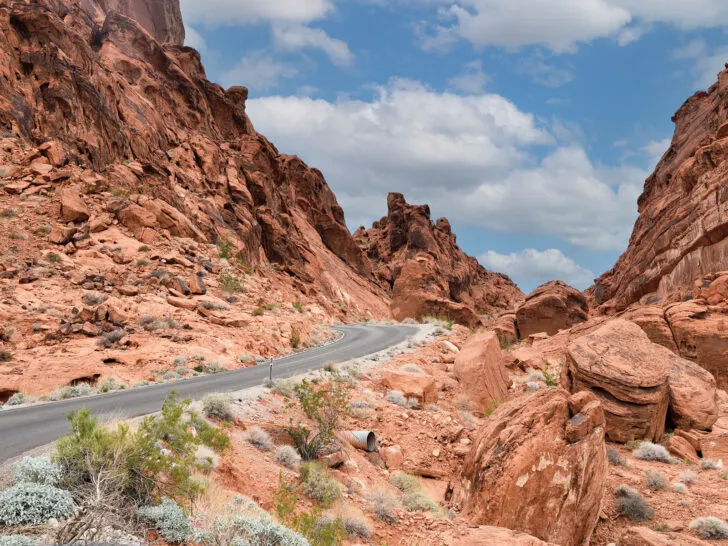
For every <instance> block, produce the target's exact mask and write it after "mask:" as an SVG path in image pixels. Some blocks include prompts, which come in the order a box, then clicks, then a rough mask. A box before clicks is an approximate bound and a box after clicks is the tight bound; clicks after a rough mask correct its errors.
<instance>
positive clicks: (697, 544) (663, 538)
mask: <svg viewBox="0 0 728 546" xmlns="http://www.w3.org/2000/svg"><path fill="white" fill-rule="evenodd" d="M708 544H710V542H706V541H704V540H700V539H699V538H695V537H691V536H690V535H686V534H685V533H663V532H659V531H653V530H652V529H649V528H647V527H628V528H627V529H626V530H625V531H624V532H623V533H622V536H620V537H619V546H707V545H708Z"/></svg>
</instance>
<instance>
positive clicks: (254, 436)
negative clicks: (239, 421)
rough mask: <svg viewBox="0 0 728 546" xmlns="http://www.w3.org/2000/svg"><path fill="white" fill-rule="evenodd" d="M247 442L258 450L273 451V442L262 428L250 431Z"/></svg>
mask: <svg viewBox="0 0 728 546" xmlns="http://www.w3.org/2000/svg"><path fill="white" fill-rule="evenodd" d="M244 438H245V440H246V441H247V442H248V443H249V444H250V445H253V446H255V447H257V448H258V449H262V450H263V451H270V450H272V449H273V440H271V439H270V434H268V433H267V432H266V431H264V430H263V429H262V428H260V427H253V428H251V429H249V430H248V431H247V432H246V433H245V435H244Z"/></svg>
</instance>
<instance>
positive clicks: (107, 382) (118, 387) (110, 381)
mask: <svg viewBox="0 0 728 546" xmlns="http://www.w3.org/2000/svg"><path fill="white" fill-rule="evenodd" d="M125 388H126V386H125V385H124V384H123V383H119V382H118V381H117V380H116V379H114V378H113V377H108V378H106V379H104V381H103V382H102V383H101V385H100V386H99V392H111V391H122V390H124V389H125Z"/></svg>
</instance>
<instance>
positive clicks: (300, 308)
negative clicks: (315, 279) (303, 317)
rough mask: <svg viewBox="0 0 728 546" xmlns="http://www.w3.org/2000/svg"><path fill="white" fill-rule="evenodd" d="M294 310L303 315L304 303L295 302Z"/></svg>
mask: <svg viewBox="0 0 728 546" xmlns="http://www.w3.org/2000/svg"><path fill="white" fill-rule="evenodd" d="M293 308H294V309H295V310H296V311H298V312H299V313H303V303H301V302H300V301H298V300H296V301H294V302H293Z"/></svg>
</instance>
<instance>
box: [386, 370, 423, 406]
mask: <svg viewBox="0 0 728 546" xmlns="http://www.w3.org/2000/svg"><path fill="white" fill-rule="evenodd" d="M382 385H384V386H385V387H389V388H390V389H392V390H393V391H400V392H401V393H402V394H404V395H405V396H406V397H407V398H417V400H419V401H420V403H422V404H434V403H435V402H437V384H436V383H435V378H434V377H432V376H431V375H428V374H424V373H410V372H406V371H404V370H390V371H387V372H384V375H383V376H382Z"/></svg>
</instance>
